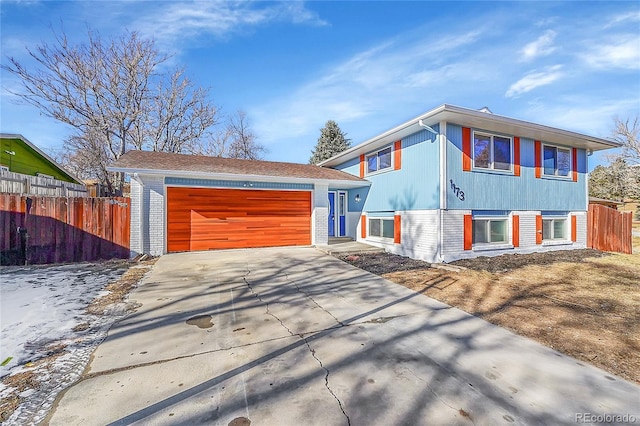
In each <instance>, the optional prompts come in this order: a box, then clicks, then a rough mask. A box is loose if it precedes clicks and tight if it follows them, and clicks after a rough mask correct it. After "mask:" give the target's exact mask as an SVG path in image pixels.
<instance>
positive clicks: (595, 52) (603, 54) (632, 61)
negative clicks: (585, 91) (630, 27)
mask: <svg viewBox="0 0 640 426" xmlns="http://www.w3.org/2000/svg"><path fill="white" fill-rule="evenodd" d="M582 58H583V60H584V61H585V62H586V63H587V64H589V65H591V66H592V67H594V68H601V69H613V68H622V69H631V70H637V69H640V33H638V34H625V35H622V34H621V35H618V36H616V37H615V41H611V42H608V43H601V44H593V45H591V46H590V48H589V50H588V51H587V52H586V53H585V54H584V55H582Z"/></svg>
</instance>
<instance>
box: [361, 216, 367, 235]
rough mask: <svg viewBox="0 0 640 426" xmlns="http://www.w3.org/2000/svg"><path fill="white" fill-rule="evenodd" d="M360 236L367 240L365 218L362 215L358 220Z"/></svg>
mask: <svg viewBox="0 0 640 426" xmlns="http://www.w3.org/2000/svg"><path fill="white" fill-rule="evenodd" d="M360 236H361V237H362V238H367V216H366V215H362V217H361V218H360Z"/></svg>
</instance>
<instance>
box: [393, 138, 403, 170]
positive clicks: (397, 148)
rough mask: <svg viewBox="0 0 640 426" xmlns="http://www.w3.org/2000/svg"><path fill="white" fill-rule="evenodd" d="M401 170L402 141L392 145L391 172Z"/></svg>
mask: <svg viewBox="0 0 640 426" xmlns="http://www.w3.org/2000/svg"><path fill="white" fill-rule="evenodd" d="M401 168H402V141H396V142H394V143H393V170H400V169H401Z"/></svg>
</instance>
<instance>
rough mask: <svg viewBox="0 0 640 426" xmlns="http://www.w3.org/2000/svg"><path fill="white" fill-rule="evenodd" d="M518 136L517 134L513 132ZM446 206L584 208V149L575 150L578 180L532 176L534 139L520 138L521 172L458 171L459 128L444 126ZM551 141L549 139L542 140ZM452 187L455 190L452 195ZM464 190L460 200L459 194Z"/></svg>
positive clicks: (585, 162)
mask: <svg viewBox="0 0 640 426" xmlns="http://www.w3.org/2000/svg"><path fill="white" fill-rule="evenodd" d="M514 136H518V135H514ZM447 140H448V141H447V173H446V180H445V182H447V184H448V185H447V207H448V208H449V209H467V210H472V209H473V210H558V211H584V210H585V209H586V205H587V198H586V197H587V195H586V170H587V155H586V152H585V150H582V149H579V150H578V182H573V180H571V179H553V178H541V179H536V177H535V167H534V164H535V163H534V141H533V140H531V139H525V138H520V165H521V175H520V176H513V175H507V174H500V173H491V172H477V171H472V172H463V171H462V127H460V126H458V125H455V124H451V123H449V124H448V125H447ZM543 142H548V143H552V141H543ZM452 186H455V187H456V188H458V189H459V191H458V195H456V192H455V189H454V188H453V187H452ZM460 191H462V192H464V200H462V199H461V198H463V197H460Z"/></svg>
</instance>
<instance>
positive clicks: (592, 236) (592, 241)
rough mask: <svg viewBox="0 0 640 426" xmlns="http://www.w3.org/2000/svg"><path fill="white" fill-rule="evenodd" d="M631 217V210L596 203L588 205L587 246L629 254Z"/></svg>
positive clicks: (630, 249)
mask: <svg viewBox="0 0 640 426" xmlns="http://www.w3.org/2000/svg"><path fill="white" fill-rule="evenodd" d="M632 218H633V213H631V212H620V211H618V210H615V209H612V208H609V207H605V206H602V205H598V204H591V205H589V212H588V213H587V247H590V248H594V249H598V250H604V251H615V252H619V253H628V254H630V253H631V252H632V244H631V232H632V231H631V222H632V220H633V219H632Z"/></svg>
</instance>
